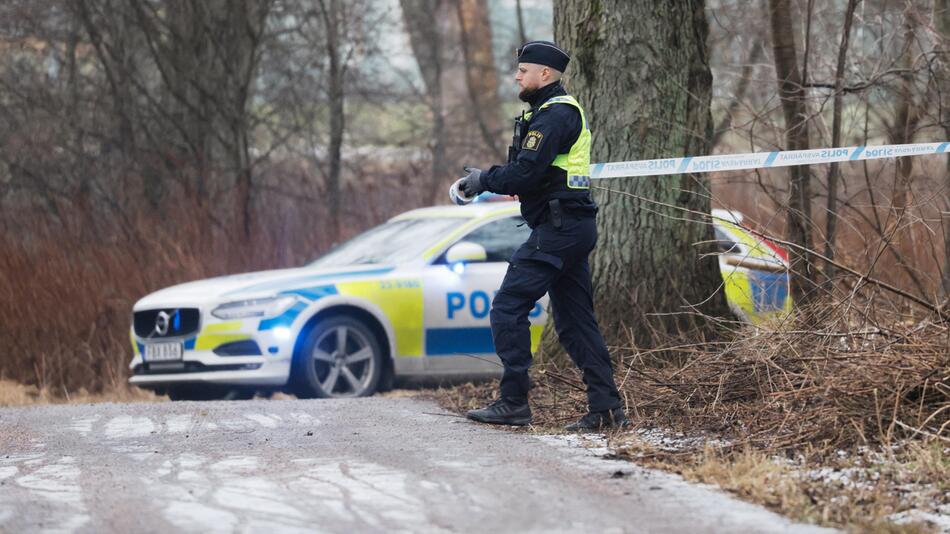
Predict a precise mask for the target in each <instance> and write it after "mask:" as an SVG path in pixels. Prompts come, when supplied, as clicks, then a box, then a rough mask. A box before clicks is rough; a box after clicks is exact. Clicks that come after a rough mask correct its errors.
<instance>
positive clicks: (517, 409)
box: [467, 398, 531, 426]
mask: <svg viewBox="0 0 950 534" xmlns="http://www.w3.org/2000/svg"><path fill="white" fill-rule="evenodd" d="M467 415H468V418H469V419H472V420H473V421H478V422H479V423H492V424H495V425H515V426H524V425H529V424H531V407H530V406H528V402H527V401H525V402H512V401H510V400H507V399H505V398H501V399H498V400H496V401H495V402H493V403H491V404H489V405H488V406H486V407H484V408H482V409H479V410H469V412H468V414H467Z"/></svg>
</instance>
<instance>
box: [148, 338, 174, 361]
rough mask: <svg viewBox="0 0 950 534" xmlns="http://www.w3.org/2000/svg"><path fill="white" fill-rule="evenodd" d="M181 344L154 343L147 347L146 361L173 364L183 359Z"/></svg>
mask: <svg viewBox="0 0 950 534" xmlns="http://www.w3.org/2000/svg"><path fill="white" fill-rule="evenodd" d="M181 353H182V346H181V343H154V344H151V345H145V361H147V362H171V361H175V360H180V359H181Z"/></svg>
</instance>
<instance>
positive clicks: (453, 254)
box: [445, 241, 488, 265]
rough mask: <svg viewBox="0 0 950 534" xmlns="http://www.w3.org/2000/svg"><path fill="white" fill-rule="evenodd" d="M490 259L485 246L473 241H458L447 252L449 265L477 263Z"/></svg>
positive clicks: (446, 260) (446, 256) (446, 258)
mask: <svg viewBox="0 0 950 534" xmlns="http://www.w3.org/2000/svg"><path fill="white" fill-rule="evenodd" d="M487 260H488V252H486V251H485V247H483V246H481V245H479V244H478V243H472V242H471V241H461V242H458V243H456V244H454V245H452V247H451V248H450V249H449V250H448V252H446V253H445V262H446V263H448V264H449V265H455V264H459V263H475V262H482V261H487Z"/></svg>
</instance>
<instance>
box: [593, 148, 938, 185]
mask: <svg viewBox="0 0 950 534" xmlns="http://www.w3.org/2000/svg"><path fill="white" fill-rule="evenodd" d="M948 148H950V142H942V143H912V144H905V145H877V146H851V147H841V148H815V149H810V150H786V151H776V152H753V153H749V154H726V155H719V156H695V157H690V156H687V157H685V158H663V159H645V160H638V161H617V162H612V163H594V164H593V165H591V166H590V177H591V178H592V179H602V178H626V177H633V176H662V175H668V174H683V173H703V172H721V171H741V170H749V169H769V168H773V167H791V166H793V165H813V164H816V163H833V162H841V161H863V160H869V159H885V158H898V157H905V156H926V155H929V154H945V153H946V152H947V149H948Z"/></svg>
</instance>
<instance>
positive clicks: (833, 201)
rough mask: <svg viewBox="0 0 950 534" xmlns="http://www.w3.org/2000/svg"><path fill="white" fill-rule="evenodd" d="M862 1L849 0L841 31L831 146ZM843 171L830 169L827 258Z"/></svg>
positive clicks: (837, 133) (836, 142)
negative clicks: (849, 44)
mask: <svg viewBox="0 0 950 534" xmlns="http://www.w3.org/2000/svg"><path fill="white" fill-rule="evenodd" d="M860 1H861V0H848V7H847V8H846V9H845V13H844V29H843V30H842V31H841V46H839V47H838V64H837V66H836V67H835V101H834V110H833V112H832V115H833V117H832V120H831V146H833V147H838V146H840V145H841V107H842V103H843V100H844V99H843V97H844V65H845V60H846V59H847V57H848V43H849V42H850V40H851V23H852V22H853V21H854V10H855V8H856V7H858V2H860ZM840 175H841V169H840V167H839V164H838V162H834V163H832V164H831V167H830V168H829V169H828V204H827V211H828V213H827V217H828V218H827V220H826V221H825V257H826V258H828V259H831V260H834V259H835V233H836V228H837V226H838V178H839V177H840ZM825 274H826V275H827V276H828V277H829V278H833V277H834V265H832V264H830V263H828V264H826V265H825Z"/></svg>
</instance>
